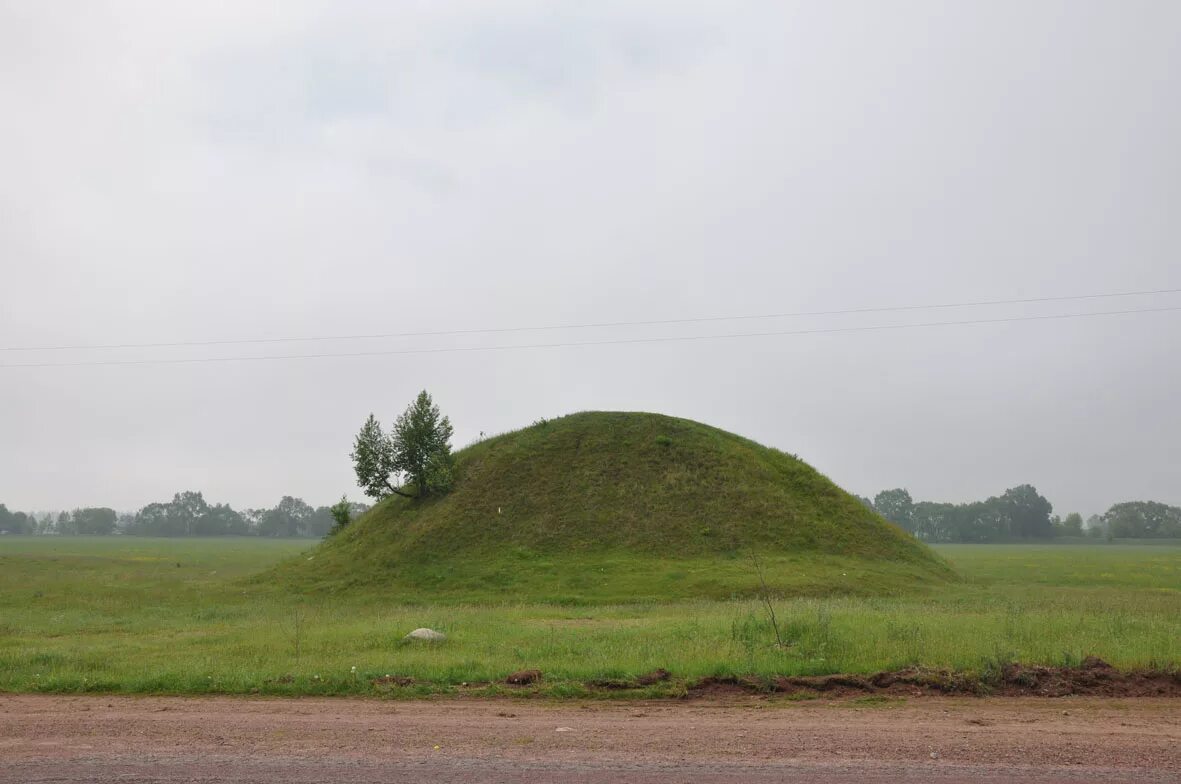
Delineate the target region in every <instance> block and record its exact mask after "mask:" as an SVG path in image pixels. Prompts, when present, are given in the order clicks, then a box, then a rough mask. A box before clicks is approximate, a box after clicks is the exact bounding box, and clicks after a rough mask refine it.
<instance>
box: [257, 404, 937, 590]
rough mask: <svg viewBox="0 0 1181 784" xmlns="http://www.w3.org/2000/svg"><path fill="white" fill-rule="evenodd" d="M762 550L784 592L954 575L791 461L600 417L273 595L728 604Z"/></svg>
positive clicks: (731, 442) (464, 462) (474, 470)
mask: <svg viewBox="0 0 1181 784" xmlns="http://www.w3.org/2000/svg"><path fill="white" fill-rule="evenodd" d="M750 552H756V553H758V556H759V558H760V560H761V561H762V562H765V563H766V564H768V569H769V570H770V574H771V575H772V576H773V577H774V578H775V579H774V580H771V581H769V582H770V583H771V584H772V587H773V589H775V590H778V591H781V592H783V593H811V594H823V593H833V592H848V593H869V592H876V591H878V590H883V589H891V588H898V587H904V586H906V585H912V584H917V583H922V582H927V581H930V580H940V579H946V578H947V577H949V576H950V572H949V570H948V569H947V567H946V566H945V565H944V564H943V563H942V562H941V561H940V560H939V559H938V558H936V557H935V556H934V555H933V554H932V553H931V552H930V551H929V550H928V549H927V548H926V547H925V546H923V545H922V544H920V543H919V542H917V541H915V540H914V539H913V538H912V537H911V536H910V535H908V534H907V533H905V532H904V531H902V530H900V529H899V528H897V527H895V526H893V525H891V524H890V523H888V522H886V521H885V520H883V519H882V518H881V517H879V516H878V515H877V514H875V513H874V512H872V511H871V510H869V509H867V508H865V507H864V506H863V505H862V504H861V503H859V502H858V501H857V500H856V499H855V498H854V497H853V496H851V495H849V494H848V493H846V492H845V491H843V490H841V489H840V488H839V487H837V486H836V485H835V484H833V483H832V482H831V481H829V480H828V479H827V478H826V477H824V476H822V475H821V474H820V473H819V472H817V471H816V470H815V469H813V468H812V467H811V466H809V465H807V464H806V463H804V462H803V461H801V460H799V459H798V458H796V457H794V456H792V455H788V454H785V453H784V452H781V451H778V450H775V449H769V448H767V447H764V446H760V445H759V444H756V443H754V442H753V441H750V440H748V439H745V438H742V437H740V436H737V435H734V434H732V433H727V432H725V431H722V430H718V429H716V428H713V427H709V426H707V425H702V424H699V423H697V422H692V421H689V420H685V419H677V418H673V417H667V416H661V415H656V414H639V413H614V412H587V413H580V414H573V415H570V416H566V417H562V418H560V419H555V420H551V421H543V422H539V423H537V424H535V425H533V426H531V427H528V428H525V429H523V430H518V431H515V432H512V433H506V434H504V435H501V436H497V437H494V438H490V439H488V440H486V441H482V442H480V443H477V444H474V445H472V446H470V447H467V448H466V449H464V450H462V451H460V452H458V453H457V454H456V464H455V483H454V487H453V489H452V490H451V492H450V493H448V494H447V495H445V496H441V497H438V498H428V499H426V500H423V501H415V500H411V499H405V498H398V497H394V498H388V499H386V500H384V501H382V502H381V503H380V504H378V505H377V506H376V507H374V508H373V509H372V510H370V511H369V512H368V513H366V514H365V515H364V516H362V517H361V518H360V519H359V520H357V521H356V522H355V523H353V524H352V525H350V526H349V528H347V529H346V530H344V531H343V532H341V533H340V534H338V535H336V536H334V537H332V538H330V539H329V540H327V541H326V542H324V543H323V544H322V545H321V546H320V548H319V549H318V550H317V552H316V554H315V558H313V559H311V560H309V559H307V558H306V557H304V558H298V559H295V560H293V561H291V562H289V563H287V564H284V565H282V566H281V567H280V568H279V569H278V570H277V571H276V572H275V573H273V574H272V575H269V576H268V581H275V582H278V583H279V584H281V585H285V586H287V587H289V588H293V589H315V590H328V591H332V590H340V589H344V588H356V587H360V586H369V587H371V588H374V589H378V590H380V589H386V590H387V591H389V592H392V593H394V594H400V595H401V596H402V597H403V598H404V599H406V600H408V601H419V600H429V599H431V598H432V597H433V598H438V597H447V596H454V597H461V596H463V595H465V594H466V595H467V596H468V598H473V599H477V598H478V599H494V598H496V597H498V596H501V597H503V599H505V600H521V599H526V598H528V599H536V600H571V601H584V600H585V601H594V600H627V599H629V598H643V599H651V598H668V597H675V596H695V595H702V596H729V595H735V594H744V593H747V594H748V593H750V592H751V591H752V590H753V589H754V587H755V581H752V580H755V578H754V576H753V571H752V568H751V563H750V562H749V560H748V559H747V555H748V554H749V553H750ZM849 569H853V570H854V572H853V573H852V575H851V574H850V572H849ZM645 572H646V573H647V577H648V578H650V579H646V578H645V574H644V573H645ZM809 572H811V574H809ZM547 575H549V576H548V577H547ZM858 576H860V577H861V578H862V583H861V584H859V583H858V579H857V578H858ZM551 577H552V579H551ZM850 578H851V579H850ZM756 581H757V580H756ZM395 598H396V597H395Z"/></svg>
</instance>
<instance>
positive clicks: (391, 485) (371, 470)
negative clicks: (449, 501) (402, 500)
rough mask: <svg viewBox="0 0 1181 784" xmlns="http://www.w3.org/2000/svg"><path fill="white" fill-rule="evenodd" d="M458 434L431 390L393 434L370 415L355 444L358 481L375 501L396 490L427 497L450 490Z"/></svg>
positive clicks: (406, 413) (411, 407) (407, 412)
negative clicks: (454, 439) (454, 436)
mask: <svg viewBox="0 0 1181 784" xmlns="http://www.w3.org/2000/svg"><path fill="white" fill-rule="evenodd" d="M452 433H453V431H452V427H451V421H450V420H449V419H448V418H447V417H445V416H442V415H441V414H440V412H439V407H438V406H437V405H435V403H434V401H433V400H431V396H430V395H429V394H427V392H426V391H425V390H423V391H422V392H420V393H419V395H418V397H417V398H415V399H414V402H413V403H411V404H410V405H409V406H408V407H407V408H406V410H405V411H404V412H402V415H401V416H399V417H398V419H397V421H396V422H395V423H394V427H393V430H392V431H391V432H390V433H389V435H386V434H385V433H384V432H382V429H381V424H380V423H379V422H378V421H377V418H376V417H375V416H374V415H373V414H370V415H369V418H368V419H367V420H365V424H364V425H362V426H361V431H360V432H359V433H358V434H357V437H356V439H355V441H354V443H353V452H352V459H353V468H354V470H355V471H356V474H357V484H358V485H359V486H360V487H362V488H363V489H364V490H365V494H366V495H368V496H369V497H370V498H374V499H381V498H384V497H386V496H387V495H390V494H391V493H392V494H394V495H400V496H405V497H407V498H425V497H427V496H428V495H431V494H433V493H440V492H444V491H446V490H447V489H448V488H449V487H450V486H451V480H452V473H451V472H452V458H451V436H452ZM403 486H409V487H412V488H413V489H414V493H408V492H406V491H404V490H403V489H402V487H403Z"/></svg>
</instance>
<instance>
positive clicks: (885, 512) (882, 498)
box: [873, 487, 914, 531]
mask: <svg viewBox="0 0 1181 784" xmlns="http://www.w3.org/2000/svg"><path fill="white" fill-rule="evenodd" d="M873 508H874V509H876V510H877V512H878V514H880V515H881V516H882V517H884V518H886V519H887V520H889V521H890V522H891V523H894V524H895V525H897V526H899V527H901V528H904V529H905V530H907V531H913V530H914V499H913V498H911V497H910V492H909V491H907V490H905V489H903V488H901V487H897V488H895V489H893V490H883V491H882V492H880V493H878V494H877V495H875V496H874V497H873Z"/></svg>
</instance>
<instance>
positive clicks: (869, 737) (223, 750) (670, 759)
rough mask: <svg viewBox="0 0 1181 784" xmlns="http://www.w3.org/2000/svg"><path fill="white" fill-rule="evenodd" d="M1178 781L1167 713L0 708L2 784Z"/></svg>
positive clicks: (114, 702)
mask: <svg viewBox="0 0 1181 784" xmlns="http://www.w3.org/2000/svg"><path fill="white" fill-rule="evenodd" d="M116 781H118V782H129V781H152V782H168V783H169V784H175V783H177V782H210V781H234V782H260V783H263V782H265V783H267V784H272V783H274V782H282V784H303V783H304V782H320V781H332V782H340V783H342V784H346V783H351V782H363V781H364V782H370V781H388V782H401V781H406V782H410V781H413V782H459V781H479V782H562V784H597V783H600V782H617V781H629V782H645V783H647V782H651V783H652V784H657V783H659V784H666V783H669V782H733V783H735V784H736V783H737V782H755V783H756V784H757V783H758V782H771V781H776V782H805V781H806V782H820V783H821V784H851V783H852V782H856V783H857V784H876V783H877V782H894V781H911V782H940V783H941V784H950V783H951V782H979V781H984V782H1008V781H1028V782H1041V783H1043V784H1049V783H1050V782H1053V783H1054V784H1064V783H1065V782H1138V783H1140V784H1148V783H1151V782H1181V701H1178V700H1176V699H1164V700H1155V699H1136V700H1122V701H1121V700H1100V699H1090V698H1064V699H1036V698H1023V699H978V698H966V699H951V698H921V699H914V700H911V701H909V702H906V703H886V704H873V705H867V704H864V703H857V702H850V701H845V702H831V703H830V702H808V703H787V702H779V703H775V702H766V701H761V700H758V699H741V700H737V701H724V702H717V701H709V702H706V701H690V702H680V703H663V702H662V703H619V704H606V703H601V702H597V703H592V704H539V703H536V702H525V701H507V700H505V701H478V702H477V701H462V700H441V701H430V702H391V701H379V700H352V699H235V698H116V697H39V696H0V782H116Z"/></svg>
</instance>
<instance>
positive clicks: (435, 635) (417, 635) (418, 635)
mask: <svg viewBox="0 0 1181 784" xmlns="http://www.w3.org/2000/svg"><path fill="white" fill-rule="evenodd" d="M402 639H403V640H426V641H427V642H442V641H443V640H446V639H447V635H446V634H443V632H437V631H435V630H434V629H427V628H426V627H421V628H418V629H415V630H414V631H412V632H410V634H407V635H406V636H405V637H403V638H402Z"/></svg>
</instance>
